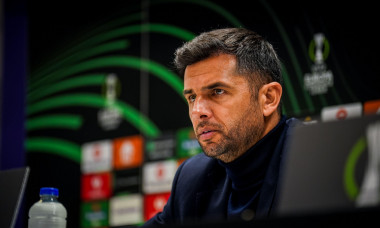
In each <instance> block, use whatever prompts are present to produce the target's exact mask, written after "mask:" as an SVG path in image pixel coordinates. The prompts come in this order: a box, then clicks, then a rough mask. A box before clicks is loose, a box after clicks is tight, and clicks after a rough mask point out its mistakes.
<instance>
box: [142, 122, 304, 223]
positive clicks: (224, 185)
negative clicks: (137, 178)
mask: <svg viewBox="0 0 380 228" xmlns="http://www.w3.org/2000/svg"><path fill="white" fill-rule="evenodd" d="M296 122H298V121H297V120H296V119H294V118H291V119H288V120H286V118H285V117H284V116H283V117H282V119H281V121H280V122H279V124H278V125H277V126H276V127H275V128H274V129H273V130H272V131H271V132H269V133H268V134H267V135H266V136H264V138H262V139H261V140H260V141H259V142H257V143H256V144H255V145H254V146H253V147H252V148H251V149H250V150H248V151H247V152H249V151H253V152H250V153H245V154H243V155H242V156H241V157H239V158H238V159H236V160H239V161H237V162H236V163H238V164H239V165H240V166H241V163H242V162H243V163H244V162H245V164H248V168H247V167H244V166H243V168H242V169H241V171H243V172H244V170H246V168H247V170H249V169H250V167H249V166H257V164H256V165H251V164H254V163H257V162H255V161H252V160H249V158H252V156H256V155H252V154H254V153H255V151H258V150H260V151H263V152H264V153H262V154H267V155H268V156H267V155H265V156H264V157H262V158H263V159H261V158H259V159H260V162H261V163H263V161H265V160H267V162H264V163H265V164H264V168H263V166H262V165H260V169H264V172H261V173H262V174H263V175H262V178H258V179H259V181H256V180H255V181H254V184H255V188H253V189H256V190H254V191H257V192H255V194H252V195H253V196H252V197H253V198H256V199H255V200H254V202H255V203H254V204H255V206H254V208H253V209H254V211H255V217H265V216H268V215H270V214H271V212H273V210H274V209H275V205H276V189H277V183H278V177H279V171H280V168H281V160H282V157H283V155H284V154H283V153H284V147H285V146H286V145H285V144H286V141H287V140H286V139H287V138H288V137H289V133H290V131H289V128H291V127H292V126H293V125H294V124H295V123H296ZM246 154H248V155H246ZM250 154H251V155H250ZM250 156H251V157H250ZM255 159H256V158H255ZM236 160H235V161H236ZM235 161H233V162H232V163H234V162H235ZM247 161H248V162H247ZM229 165H230V163H224V164H223V162H221V161H218V160H216V159H213V158H210V157H207V156H206V155H204V154H203V153H201V154H198V155H196V156H194V157H192V158H189V159H187V160H186V161H185V162H184V163H182V164H181V166H180V167H179V168H178V170H177V172H176V175H175V177H174V180H173V185H172V190H171V195H170V198H169V200H168V202H167V204H166V206H165V207H164V209H163V211H162V212H160V213H158V214H156V216H154V217H153V218H151V219H150V220H149V221H147V222H146V223H145V224H144V225H143V227H156V226H159V225H162V224H169V223H180V224H181V223H187V222H189V221H191V222H202V221H221V220H225V219H228V218H229V217H230V216H229V211H230V209H229V208H230V205H229V204H231V200H233V198H232V199H231V194H232V192H233V191H234V190H235V189H234V183H233V180H234V178H235V177H233V176H232V175H229V174H230V172H231V170H229V167H228V166H229ZM232 165H233V164H232ZM235 169H236V167H235ZM256 171H257V170H254V172H256ZM254 175H256V174H254ZM231 176H232V177H231ZM246 177H247V176H244V178H246ZM231 178H232V179H231ZM246 179H250V178H246ZM257 186H258V189H257ZM235 198H236V197H235ZM229 201H230V202H229ZM232 203H233V202H232Z"/></svg>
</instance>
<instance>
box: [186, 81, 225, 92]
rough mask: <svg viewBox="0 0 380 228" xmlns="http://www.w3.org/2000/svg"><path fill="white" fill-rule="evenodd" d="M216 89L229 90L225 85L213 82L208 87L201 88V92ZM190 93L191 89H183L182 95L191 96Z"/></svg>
mask: <svg viewBox="0 0 380 228" xmlns="http://www.w3.org/2000/svg"><path fill="white" fill-rule="evenodd" d="M218 87H224V88H231V86H229V85H227V84H226V83H223V82H215V83H212V84H210V85H207V86H204V87H202V89H201V90H211V89H215V88H218ZM192 93H193V90H192V89H185V90H184V91H183V95H187V94H192Z"/></svg>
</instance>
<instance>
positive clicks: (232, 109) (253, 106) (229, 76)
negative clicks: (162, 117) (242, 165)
mask: <svg viewBox="0 0 380 228" xmlns="http://www.w3.org/2000/svg"><path fill="white" fill-rule="evenodd" d="M235 69H236V59H235V57H234V56H232V55H226V54H222V55H218V56H213V57H210V58H208V59H205V60H203V61H200V62H198V63H195V64H192V65H189V66H187V68H186V70H185V76H184V96H185V97H186V99H187V101H188V104H189V115H190V119H191V122H192V124H193V128H194V131H195V134H196V136H197V139H198V141H199V143H200V145H201V147H202V149H203V151H204V152H205V154H206V155H207V156H210V157H215V158H218V159H220V160H222V161H224V162H231V161H233V160H235V159H236V158H237V157H239V156H240V155H242V154H243V153H244V152H245V151H246V150H247V149H249V148H250V147H251V146H253V145H254V144H255V143H256V142H257V141H258V140H259V139H260V138H261V137H262V136H263V133H264V117H263V114H262V110H261V109H260V105H259V103H258V102H257V98H253V95H252V92H253V90H254V89H252V87H253V85H249V83H248V80H247V79H246V78H244V76H242V75H238V74H237V73H236V70H235Z"/></svg>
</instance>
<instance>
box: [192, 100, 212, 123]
mask: <svg viewBox="0 0 380 228" xmlns="http://www.w3.org/2000/svg"><path fill="white" fill-rule="evenodd" d="M211 115H212V111H211V107H210V103H209V102H208V101H207V99H203V98H200V97H197V99H195V101H194V105H193V107H192V110H191V117H192V118H200V119H208V118H210V117H211Z"/></svg>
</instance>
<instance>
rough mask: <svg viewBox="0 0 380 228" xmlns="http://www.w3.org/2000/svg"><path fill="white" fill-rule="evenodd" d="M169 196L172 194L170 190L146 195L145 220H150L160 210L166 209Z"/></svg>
mask: <svg viewBox="0 0 380 228" xmlns="http://www.w3.org/2000/svg"><path fill="white" fill-rule="evenodd" d="M169 196H170V192H168V193H160V194H151V195H145V202H144V204H145V205H144V208H145V211H144V217H145V221H147V220H149V219H150V218H152V217H153V216H155V215H156V214H157V213H158V212H161V211H162V210H163V209H164V206H165V205H166V203H167V202H168V199H169Z"/></svg>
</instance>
